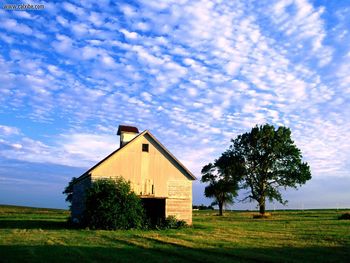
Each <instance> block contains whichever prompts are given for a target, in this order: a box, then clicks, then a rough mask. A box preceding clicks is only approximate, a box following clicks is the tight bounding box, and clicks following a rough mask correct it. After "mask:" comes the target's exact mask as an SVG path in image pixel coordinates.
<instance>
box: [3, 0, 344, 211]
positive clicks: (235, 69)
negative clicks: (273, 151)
mask: <svg viewBox="0 0 350 263" xmlns="http://www.w3.org/2000/svg"><path fill="white" fill-rule="evenodd" d="M94 2H95V1H75V2H73V1H71V2H68V1H66V2H45V1H41V2H40V4H44V5H45V9H44V10H41V11H34V10H27V11H7V10H4V9H3V8H2V9H0V28H1V30H0V70H1V74H0V83H1V84H0V85H1V86H0V203H7V204H21V205H35V206H47V207H66V204H65V203H64V196H63V195H62V194H61V192H62V190H63V188H64V186H65V185H66V184H67V182H68V181H69V180H70V178H71V177H72V176H79V175H80V174H81V173H82V172H83V171H84V170H86V169H87V168H89V167H90V166H92V165H93V164H95V163H96V162H97V161H99V160H100V159H101V158H103V157H104V156H106V155H107V154H109V153H110V152H111V151H113V150H114V149H116V148H117V147H118V146H119V145H118V140H119V138H118V137H117V136H116V131H117V126H118V125H119V124H133V125H135V126H137V127H138V128H139V129H140V130H144V129H149V130H150V131H151V132H152V133H153V134H154V135H155V136H156V137H157V138H158V139H159V140H160V141H161V142H162V143H163V144H164V145H166V146H167V148H168V149H169V150H170V151H171V152H172V153H173V154H174V155H175V156H177V157H178V158H179V159H180V160H181V161H182V162H183V163H184V164H185V165H186V166H187V167H188V168H189V169H190V170H191V171H192V172H193V173H194V174H195V175H196V176H197V177H200V170H201V167H202V166H203V165H205V164H207V163H208V162H211V161H213V160H214V159H215V158H217V157H218V156H219V155H220V153H221V152H223V151H224V150H225V149H226V148H227V147H228V146H229V144H230V139H231V138H234V137H235V136H236V135H238V134H241V133H243V132H246V131H249V130H250V129H251V128H252V127H253V126H255V125H256V124H264V123H271V124H273V125H275V126H278V125H285V126H288V127H290V128H291V130H292V136H293V139H294V141H295V143H296V144H297V146H298V147H299V148H300V149H301V150H302V153H303V156H304V159H305V160H306V161H307V162H308V163H309V164H310V166H311V171H312V176H313V179H312V180H311V181H310V182H308V183H307V184H306V185H305V186H304V187H302V188H301V189H300V190H298V191H295V190H293V191H287V192H286V193H285V196H286V197H287V198H288V199H289V200H290V203H289V206H288V207H289V208H301V207H304V208H320V207H350V191H349V190H348V189H349V188H350V160H349V156H350V136H349V131H350V122H349V120H350V75H349V66H350V32H349V29H350V19H349V17H350V0H343V1H325V0H324V1H308V0H282V1H271V0H268V1H267V0H266V1H261V0H259V1H258V0H256V1H243V0H242V1H238V0H237V1H219V0H218V1H210V0H206V1H186V0H177V1H150V0H147V1H125V2H123V1H117V3H114V2H113V1H98V4H96V3H94ZM5 3H6V4H7V3H17V2H14V1H9V2H3V1H2V2H1V5H2V6H3V4H5ZM33 3H34V2H33ZM37 3H39V2H37ZM203 188H204V186H203V185H202V184H200V183H199V182H198V181H197V182H195V183H194V188H193V190H194V202H195V203H197V204H199V203H209V202H210V201H209V200H206V199H205V198H204V197H203ZM236 207H238V208H251V207H255V204H237V205H236ZM276 207H280V206H277V205H276Z"/></svg>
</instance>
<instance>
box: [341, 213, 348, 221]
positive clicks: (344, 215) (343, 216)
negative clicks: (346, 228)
mask: <svg viewBox="0 0 350 263" xmlns="http://www.w3.org/2000/svg"><path fill="white" fill-rule="evenodd" d="M338 219H340V220H341V219H347V220H350V213H345V214H342V215H340V216H339V217H338Z"/></svg>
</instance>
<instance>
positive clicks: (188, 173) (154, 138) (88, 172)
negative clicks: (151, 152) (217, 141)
mask: <svg viewBox="0 0 350 263" xmlns="http://www.w3.org/2000/svg"><path fill="white" fill-rule="evenodd" d="M119 127H120V126H119ZM136 129H137V128H136ZM118 132H119V129H118ZM146 134H148V135H149V136H150V137H151V138H152V139H153V140H154V141H155V142H156V143H157V144H158V145H159V146H160V147H161V148H162V149H163V150H164V151H165V152H166V153H167V154H168V155H169V157H170V158H171V159H172V160H174V161H175V163H177V164H178V165H179V166H180V167H181V168H182V169H183V170H184V171H185V172H186V173H187V175H188V177H190V178H191V179H192V180H196V177H195V176H194V175H193V174H192V173H191V172H190V171H189V170H188V169H187V168H186V167H185V166H184V165H183V164H182V163H181V162H180V161H179V160H178V159H177V158H176V157H175V156H174V155H173V154H172V153H171V152H169V151H168V149H167V148H165V146H164V145H163V144H161V143H160V142H159V141H158V140H157V139H156V137H154V135H153V134H152V133H150V132H149V131H148V130H145V131H143V132H142V133H140V134H138V135H137V136H135V138H133V139H132V140H130V141H129V142H127V143H126V144H125V145H123V146H122V147H120V148H118V149H117V150H115V151H113V152H112V153H110V154H109V155H108V156H106V157H105V158H104V159H102V160H101V161H99V162H98V163H97V164H95V165H94V166H93V167H91V168H90V169H89V170H87V171H86V172H85V173H83V174H82V175H81V176H80V177H78V178H77V180H76V182H78V181H80V180H82V179H84V178H85V177H87V176H89V174H90V172H91V171H92V170H94V169H95V168H96V167H97V166H99V165H101V164H102V163H103V162H104V161H106V160H107V159H109V158H110V157H111V156H113V155H114V154H115V153H117V152H119V151H121V150H123V149H125V148H126V147H127V146H128V145H130V144H132V143H133V142H134V141H135V140H136V139H137V138H139V137H141V136H143V135H146Z"/></svg>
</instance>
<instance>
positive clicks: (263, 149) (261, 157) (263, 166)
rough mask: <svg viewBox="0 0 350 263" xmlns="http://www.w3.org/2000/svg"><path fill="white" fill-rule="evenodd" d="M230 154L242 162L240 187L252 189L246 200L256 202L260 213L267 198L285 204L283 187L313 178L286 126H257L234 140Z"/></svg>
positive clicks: (263, 210) (300, 183)
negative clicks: (242, 170) (282, 193)
mask: <svg viewBox="0 0 350 263" xmlns="http://www.w3.org/2000/svg"><path fill="white" fill-rule="evenodd" d="M229 152H230V155H231V156H234V158H235V159H239V160H241V161H242V164H243V168H244V173H242V174H241V175H242V177H241V187H242V188H245V189H249V190H250V191H249V193H250V194H249V195H248V196H246V197H245V199H249V200H256V201H257V202H258V204H259V211H260V213H261V214H264V213H265V202H266V199H267V198H268V199H269V200H270V201H273V200H276V201H278V202H280V203H282V204H286V202H287V201H286V200H283V198H282V195H281V192H280V189H281V188H284V189H286V188H287V187H292V188H297V186H301V185H302V184H304V183H305V182H306V181H307V180H310V179H311V173H310V167H309V165H308V164H307V163H306V162H303V161H302V154H301V151H300V150H299V149H298V148H297V147H296V145H295V143H294V142H293V140H292V139H291V131H290V129H289V128H286V127H278V128H277V129H275V128H274V126H272V125H269V124H265V125H263V126H256V127H254V128H253V129H252V130H251V131H250V132H247V133H244V134H242V135H239V136H237V138H236V139H234V140H232V145H231V147H230V149H229ZM235 159H233V161H234V160H235Z"/></svg>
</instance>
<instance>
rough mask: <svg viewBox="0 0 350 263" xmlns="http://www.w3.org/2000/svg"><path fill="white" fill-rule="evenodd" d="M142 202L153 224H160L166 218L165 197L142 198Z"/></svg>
mask: <svg viewBox="0 0 350 263" xmlns="http://www.w3.org/2000/svg"><path fill="white" fill-rule="evenodd" d="M142 203H143V207H144V209H145V212H146V215H147V218H149V220H150V221H151V224H152V225H155V224H159V223H160V222H162V221H163V220H164V219H165V199H164V198H142Z"/></svg>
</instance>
